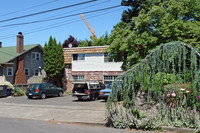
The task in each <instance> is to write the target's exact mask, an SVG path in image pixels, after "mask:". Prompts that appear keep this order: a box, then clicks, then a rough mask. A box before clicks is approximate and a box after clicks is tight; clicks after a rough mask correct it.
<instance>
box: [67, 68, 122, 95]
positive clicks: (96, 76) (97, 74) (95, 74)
mask: <svg viewBox="0 0 200 133" xmlns="http://www.w3.org/2000/svg"><path fill="white" fill-rule="evenodd" d="M66 71H67V72H66V73H67V76H66V77H67V79H66V80H67V83H66V87H67V90H68V91H71V90H72V89H73V79H72V75H84V77H85V81H92V80H94V81H97V80H98V81H102V82H103V83H104V76H106V75H109V76H110V75H112V76H118V75H120V74H122V73H123V72H122V71H71V69H67V70H66Z"/></svg>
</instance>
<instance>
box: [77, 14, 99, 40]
mask: <svg viewBox="0 0 200 133" xmlns="http://www.w3.org/2000/svg"><path fill="white" fill-rule="evenodd" d="M80 16H81V18H82V19H83V21H84V23H85V24H86V26H87V27H88V29H89V30H90V32H91V33H92V37H95V38H96V35H95V31H94V30H92V28H91V27H90V25H89V24H88V22H87V20H86V19H85V17H84V15H83V14H80Z"/></svg>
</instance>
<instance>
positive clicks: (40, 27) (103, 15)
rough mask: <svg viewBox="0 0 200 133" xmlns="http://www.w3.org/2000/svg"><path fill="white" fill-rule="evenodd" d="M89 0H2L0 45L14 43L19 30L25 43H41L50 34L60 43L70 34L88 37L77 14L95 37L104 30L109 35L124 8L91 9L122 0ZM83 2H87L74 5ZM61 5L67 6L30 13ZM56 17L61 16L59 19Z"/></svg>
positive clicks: (114, 3)
mask: <svg viewBox="0 0 200 133" xmlns="http://www.w3.org/2000/svg"><path fill="white" fill-rule="evenodd" d="M89 1H90V2H89ZM91 1H92V0H3V1H2V2H1V8H0V42H2V47H8V46H16V36H17V34H18V32H22V34H23V35H24V45H29V44H40V45H41V46H44V44H45V42H48V40H49V37H50V36H52V37H55V38H56V40H57V42H61V44H62V43H63V42H64V41H65V40H67V39H68V37H69V36H70V35H72V36H73V37H75V38H76V39H77V40H85V39H89V38H90V35H91V32H90V31H89V29H88V28H87V26H86V25H85V23H84V21H83V20H82V18H81V17H80V14H81V13H83V14H84V16H85V18H86V20H87V22H88V23H89V25H90V26H91V28H92V29H93V27H95V34H96V36H97V38H98V37H100V36H102V35H104V34H105V33H106V32H107V33H108V34H110V33H111V31H112V30H113V26H114V25H116V24H117V23H118V22H120V19H121V14H122V12H123V10H125V9H126V8H125V7H123V6H119V7H116V8H111V9H109V10H100V11H96V12H94V11H95V10H99V9H105V8H108V7H114V6H118V5H120V3H121V0H96V1H92V2H91ZM84 2H88V3H85V4H79V5H75V4H78V3H84ZM71 5H75V6H71ZM64 6H65V7H66V8H63V9H60V10H54V11H50V12H46V13H40V14H36V15H31V14H35V13H38V12H43V11H47V10H51V9H56V8H60V7H64ZM87 12H89V13H87ZM29 15H30V16H29ZM23 16H26V17H23ZM27 16H28V17H27ZM59 17H60V18H62V17H63V18H62V19H58V18H59ZM43 20H44V21H43ZM38 21H39V22H38ZM36 22H37V23H36ZM25 23H29V24H25Z"/></svg>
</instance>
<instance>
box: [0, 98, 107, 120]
mask: <svg viewBox="0 0 200 133" xmlns="http://www.w3.org/2000/svg"><path fill="white" fill-rule="evenodd" d="M0 108H1V111H0V117H8V118H22V119H35V120H54V121H63V122H77V123H100V124H104V123H105V120H104V117H105V102H104V101H103V100H97V101H78V100H77V98H76V97H72V96H71V95H64V96H63V97H48V98H46V99H44V100H42V99H28V98H27V97H26V96H22V97H11V98H0Z"/></svg>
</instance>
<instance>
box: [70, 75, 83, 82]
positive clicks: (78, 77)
mask: <svg viewBox="0 0 200 133" xmlns="http://www.w3.org/2000/svg"><path fill="white" fill-rule="evenodd" d="M72 78H73V81H74V82H77V81H84V79H85V77H84V75H73V76H72Z"/></svg>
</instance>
